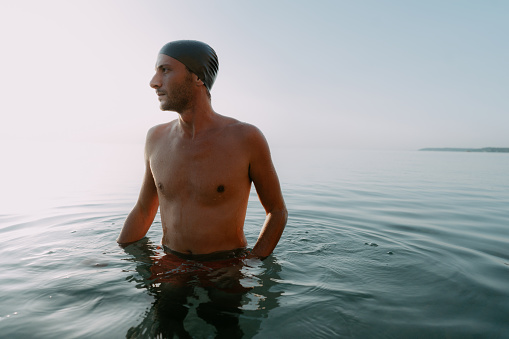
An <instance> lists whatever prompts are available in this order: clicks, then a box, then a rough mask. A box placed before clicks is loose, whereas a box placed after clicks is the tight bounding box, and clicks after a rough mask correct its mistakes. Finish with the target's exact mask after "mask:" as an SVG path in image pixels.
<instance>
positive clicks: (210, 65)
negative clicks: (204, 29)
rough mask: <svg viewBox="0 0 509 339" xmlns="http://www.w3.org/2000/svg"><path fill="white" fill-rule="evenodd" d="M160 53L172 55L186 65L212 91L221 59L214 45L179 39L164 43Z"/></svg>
mask: <svg viewBox="0 0 509 339" xmlns="http://www.w3.org/2000/svg"><path fill="white" fill-rule="evenodd" d="M159 54H164V55H167V56H170V57H172V58H174V59H177V60H178V61H180V62H181V63H183V64H184V65H186V66H187V68H189V69H190V70H191V72H193V73H194V74H196V75H197V76H198V78H199V79H200V80H201V81H203V83H204V84H205V87H207V89H208V90H209V91H210V89H211V88H212V85H213V84H214V81H215V80H216V75H217V70H218V69H219V60H218V59H217V55H216V52H215V51H214V50H213V49H212V47H210V46H209V45H207V44H206V43H203V42H201V41H195V40H178V41H172V42H169V43H167V44H166V45H164V46H163V48H161V50H160V51H159Z"/></svg>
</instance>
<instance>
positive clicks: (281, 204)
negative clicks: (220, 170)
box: [249, 128, 288, 259]
mask: <svg viewBox="0 0 509 339" xmlns="http://www.w3.org/2000/svg"><path fill="white" fill-rule="evenodd" d="M249 134H250V135H249V139H250V140H249V141H250V147H251V160H250V164H249V176H250V177H251V180H252V181H253V183H254V185H255V188H256V192H257V193H258V198H259V199H260V202H261V204H262V206H263V208H264V209H265V213H266V217H265V222H264V224H263V227H262V230H261V232H260V235H259V236H258V240H257V241H256V244H255V245H254V247H253V250H252V251H251V254H252V255H254V256H257V257H260V258H262V259H264V258H266V257H268V256H269V255H270V254H271V253H272V251H273V250H274V248H275V247H276V245H277V243H278V242H279V239H280V238H281V235H282V234H283V230H284V228H285V225H286V220H287V218H288V212H287V210H286V206H285V201H284V199H283V194H282V193H281V186H280V184H279V179H278V177H277V173H276V170H275V169H274V165H273V163H272V158H271V156H270V150H269V145H268V144H267V140H265V137H264V136H263V134H262V133H261V132H260V131H259V130H258V129H256V128H254V130H253V131H252V132H251V133H249Z"/></svg>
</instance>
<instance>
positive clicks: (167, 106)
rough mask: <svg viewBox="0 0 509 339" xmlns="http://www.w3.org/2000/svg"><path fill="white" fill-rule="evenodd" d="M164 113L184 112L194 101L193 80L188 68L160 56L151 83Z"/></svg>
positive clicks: (163, 55)
mask: <svg viewBox="0 0 509 339" xmlns="http://www.w3.org/2000/svg"><path fill="white" fill-rule="evenodd" d="M150 87H152V88H154V89H155V90H156V93H157V95H158V97H159V101H160V102H161V105H160V108H161V110H163V111H175V112H182V111H184V110H185V109H186V108H188V107H189V104H190V103H191V102H192V100H193V90H192V89H193V79H192V73H190V72H189V71H188V70H187V69H186V66H184V64H183V63H181V62H180V61H178V60H176V59H173V58H172V57H169V56H167V55H165V54H159V55H158V57H157V62H156V74H155V75H154V77H153V78H152V80H151V81H150Z"/></svg>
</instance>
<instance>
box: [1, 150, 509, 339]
mask: <svg viewBox="0 0 509 339" xmlns="http://www.w3.org/2000/svg"><path fill="white" fill-rule="evenodd" d="M273 157H274V162H275V165H276V168H277V170H278V173H279V177H280V181H281V184H282V189H283V193H284V197H285V200H286V203H287V206H288V210H289V219H288V224H287V226H286V229H285V232H284V234H283V236H282V238H281V241H280V242H279V244H278V246H277V247H276V249H275V251H274V253H273V254H272V255H271V256H270V257H268V258H267V259H266V260H264V261H259V260H255V259H248V260H244V261H243V262H241V263H237V264H236V265H235V266H234V267H232V268H228V269H226V270H221V269H217V270H211V271H207V273H206V276H207V277H208V278H206V279H205V280H206V282H205V283H204V282H203V281H202V280H199V279H195V280H193V279H192V277H191V279H188V280H186V281H185V282H184V283H182V282H180V283H178V284H177V283H176V282H175V280H172V279H174V278H175V277H177V278H178V277H179V273H178V272H176V271H171V270H170V271H169V272H167V275H166V277H167V279H166V280H165V279H162V280H161V279H160V280H158V279H154V275H153V270H154V267H155V266H156V265H157V262H158V260H161V258H162V257H163V256H164V253H163V251H162V250H161V248H160V247H159V245H160V240H161V234H162V232H161V221H160V217H159V215H158V216H157V217H156V220H155V222H154V224H153V226H152V228H151V229H150V231H149V233H148V234H147V237H146V238H145V239H144V240H142V241H140V242H138V243H135V244H132V245H130V246H127V247H125V248H122V247H120V246H118V245H117V244H116V242H115V239H116V237H117V236H118V234H119V232H120V229H121V227H122V224H123V222H124V220H125V218H126V216H127V214H128V213H129V212H130V210H131V208H132V207H133V205H134V203H135V201H136V199H137V195H138V190H139V187H140V184H141V177H142V174H143V160H142V159H143V150H142V147H141V146H139V145H123V146H118V145H117V146H115V145H72V144H69V145H59V144H38V145H32V144H27V145H21V146H20V145H18V147H17V148H12V147H6V146H4V147H3V148H2V158H3V161H2V170H1V172H0V173H1V178H0V184H1V186H2V193H1V194H2V196H1V197H2V205H1V206H0V239H1V246H0V268H1V273H0V276H1V279H0V337H1V338H124V337H135V338H136V337H139V338H153V337H156V336H158V335H159V337H174V336H175V337H184V338H185V337H193V338H213V337H216V336H223V337H228V338H236V337H239V338H240V337H243V338H509V210H508V207H509V175H508V170H509V154H496V153H453V152H418V151H346V150H317V149H275V150H274V151H273ZM264 216H265V214H264V210H263V208H262V207H261V206H260V204H259V202H258V199H257V196H256V191H255V189H254V187H253V189H252V193H251V196H250V200H249V207H248V213H247V217H246V223H245V231H246V236H247V238H248V241H249V244H250V245H251V246H252V245H253V244H254V243H255V241H256V239H257V236H258V233H259V230H260V227H261V225H262V223H263V220H264ZM225 277H226V278H228V279H227V280H228V281H229V283H230V285H228V286H226V287H225V286H221V285H220V284H217V281H221V279H223V278H225ZM207 279H208V280H207ZM177 285H178V286H177ZM231 286H234V287H235V288H231ZM223 287H224V288H223Z"/></svg>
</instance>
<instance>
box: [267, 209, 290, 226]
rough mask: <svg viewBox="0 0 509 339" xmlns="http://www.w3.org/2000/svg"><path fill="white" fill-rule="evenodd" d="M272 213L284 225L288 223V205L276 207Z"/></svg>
mask: <svg viewBox="0 0 509 339" xmlns="http://www.w3.org/2000/svg"><path fill="white" fill-rule="evenodd" d="M270 214H271V216H272V217H273V218H276V219H277V220H279V223H280V224H281V225H282V226H283V227H284V226H285V225H286V222H287V221H288V210H287V209H286V206H284V205H283V206H282V207H281V208H278V209H274V210H272V211H271V212H270Z"/></svg>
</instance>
